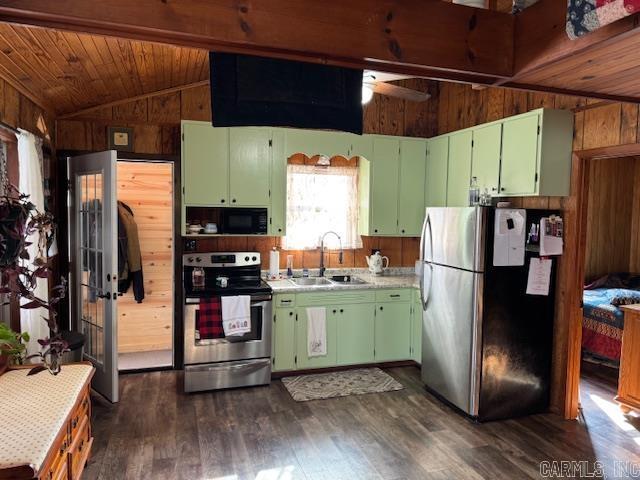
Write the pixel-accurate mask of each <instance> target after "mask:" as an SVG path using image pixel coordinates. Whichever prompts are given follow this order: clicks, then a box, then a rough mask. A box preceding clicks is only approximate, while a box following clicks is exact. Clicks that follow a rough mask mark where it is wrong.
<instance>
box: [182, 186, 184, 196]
mask: <svg viewBox="0 0 640 480" xmlns="http://www.w3.org/2000/svg"><path fill="white" fill-rule="evenodd" d="M182 195H184V186H183V187H182Z"/></svg>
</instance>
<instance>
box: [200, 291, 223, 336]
mask: <svg viewBox="0 0 640 480" xmlns="http://www.w3.org/2000/svg"><path fill="white" fill-rule="evenodd" d="M196 330H198V333H199V334H200V340H210V339H212V338H224V329H223V328H222V308H221V307H220V297H211V298H201V299H200V311H199V314H198V317H197V320H196Z"/></svg>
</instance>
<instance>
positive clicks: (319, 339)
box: [307, 307, 327, 357]
mask: <svg viewBox="0 0 640 480" xmlns="http://www.w3.org/2000/svg"><path fill="white" fill-rule="evenodd" d="M307 354H308V355H309V357H321V356H323V355H326V354H327V309H326V308H325V307H307Z"/></svg>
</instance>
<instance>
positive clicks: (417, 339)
mask: <svg viewBox="0 0 640 480" xmlns="http://www.w3.org/2000/svg"><path fill="white" fill-rule="evenodd" d="M411 360H413V361H414V362H417V363H422V302H421V301H420V293H419V292H415V300H414V302H413V309H412V312H411Z"/></svg>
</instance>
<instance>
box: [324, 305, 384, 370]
mask: <svg viewBox="0 0 640 480" xmlns="http://www.w3.org/2000/svg"><path fill="white" fill-rule="evenodd" d="M373 308H374V305H373V304H371V303H363V304H360V305H340V306H338V307H331V313H332V315H336V322H337V324H336V331H337V340H336V341H337V344H338V349H337V364H338V365H356V364H359V363H371V362H373V361H374V357H373V348H374V329H375V324H374V310H373ZM333 312H336V313H335V314H334V313H333Z"/></svg>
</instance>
